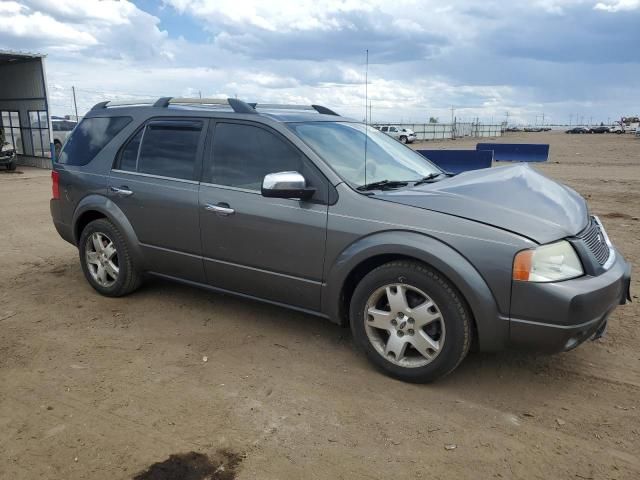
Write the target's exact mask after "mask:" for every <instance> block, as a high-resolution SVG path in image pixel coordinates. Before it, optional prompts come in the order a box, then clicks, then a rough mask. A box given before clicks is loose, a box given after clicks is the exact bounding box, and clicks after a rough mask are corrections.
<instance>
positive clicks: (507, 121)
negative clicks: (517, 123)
mask: <svg viewBox="0 0 640 480" xmlns="http://www.w3.org/2000/svg"><path fill="white" fill-rule="evenodd" d="M506 116H507V127H508V126H509V110H507V114H506Z"/></svg>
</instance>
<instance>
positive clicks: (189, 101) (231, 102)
mask: <svg viewBox="0 0 640 480" xmlns="http://www.w3.org/2000/svg"><path fill="white" fill-rule="evenodd" d="M143 105H146V106H152V107H157V108H166V107H168V106H169V105H217V106H229V107H231V108H232V109H233V111H234V112H236V113H258V112H256V108H266V109H278V110H315V111H316V112H318V113H322V114H325V115H336V116H339V115H338V114H337V113H336V112H334V111H333V110H330V109H328V108H327V107H323V106H322V105H287V104H271V103H246V102H243V101H242V100H238V99H237V98H227V99H222V98H182V97H160V98H147V99H137V100H115V101H114V100H110V101H106V102H100V103H96V104H95V105H94V106H93V108H92V109H91V110H100V109H103V108H108V107H135V106H143Z"/></svg>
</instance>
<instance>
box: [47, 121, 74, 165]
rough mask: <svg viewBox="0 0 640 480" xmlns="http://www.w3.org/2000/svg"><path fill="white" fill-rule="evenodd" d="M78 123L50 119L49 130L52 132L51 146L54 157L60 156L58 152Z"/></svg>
mask: <svg viewBox="0 0 640 480" xmlns="http://www.w3.org/2000/svg"><path fill="white" fill-rule="evenodd" d="M77 124H78V122H74V121H72V120H67V119H61V118H55V117H54V118H52V119H51V130H53V146H54V148H55V150H56V157H57V156H59V155H60V150H61V149H62V146H63V145H64V142H66V141H67V138H69V135H71V132H72V131H73V129H74V128H76V125H77Z"/></svg>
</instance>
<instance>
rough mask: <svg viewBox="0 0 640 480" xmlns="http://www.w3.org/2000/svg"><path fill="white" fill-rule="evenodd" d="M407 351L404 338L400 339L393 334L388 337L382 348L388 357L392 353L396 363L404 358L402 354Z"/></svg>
mask: <svg viewBox="0 0 640 480" xmlns="http://www.w3.org/2000/svg"><path fill="white" fill-rule="evenodd" d="M406 350H407V342H406V340H405V339H404V338H400V337H399V336H398V335H397V334H396V333H395V332H394V333H391V334H390V335H389V338H388V339H387V344H386V345H385V347H384V353H385V354H386V355H389V354H390V353H393V355H394V358H395V360H396V362H399V361H400V360H402V359H403V358H404V352H405V351H406Z"/></svg>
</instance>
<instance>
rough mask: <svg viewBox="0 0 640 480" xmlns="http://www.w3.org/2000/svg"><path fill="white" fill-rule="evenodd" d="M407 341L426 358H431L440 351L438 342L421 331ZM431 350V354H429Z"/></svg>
mask: <svg viewBox="0 0 640 480" xmlns="http://www.w3.org/2000/svg"><path fill="white" fill-rule="evenodd" d="M410 338H411V339H410V340H409V341H410V342H411V345H413V347H414V348H415V349H416V350H417V351H418V352H419V353H420V355H422V356H423V357H426V358H429V359H430V358H432V357H433V356H434V354H436V353H437V352H439V351H440V342H438V341H436V340H434V339H433V338H431V337H430V336H429V335H427V334H426V333H425V332H423V331H422V330H418V331H417V332H416V334H415V335H414V336H412V337H410ZM429 350H432V351H433V352H430V351H429Z"/></svg>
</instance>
